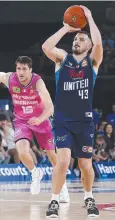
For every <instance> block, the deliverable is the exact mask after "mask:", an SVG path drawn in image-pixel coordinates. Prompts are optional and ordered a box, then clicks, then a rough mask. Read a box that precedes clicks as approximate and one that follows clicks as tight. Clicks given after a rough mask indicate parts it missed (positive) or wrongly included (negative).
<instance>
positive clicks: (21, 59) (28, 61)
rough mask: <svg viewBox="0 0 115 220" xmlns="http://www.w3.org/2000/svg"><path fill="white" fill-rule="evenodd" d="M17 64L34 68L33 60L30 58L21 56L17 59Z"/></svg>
mask: <svg viewBox="0 0 115 220" xmlns="http://www.w3.org/2000/svg"><path fill="white" fill-rule="evenodd" d="M17 63H21V64H27V65H28V67H29V68H32V59H31V58H30V57H27V56H20V57H18V58H17V60H16V62H15V64H16V65H17Z"/></svg>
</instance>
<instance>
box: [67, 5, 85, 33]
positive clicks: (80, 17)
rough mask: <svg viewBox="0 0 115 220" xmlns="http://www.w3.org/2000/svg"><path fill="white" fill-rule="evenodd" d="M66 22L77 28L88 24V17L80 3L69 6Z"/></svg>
mask: <svg viewBox="0 0 115 220" xmlns="http://www.w3.org/2000/svg"><path fill="white" fill-rule="evenodd" d="M64 22H65V23H67V24H69V25H70V26H72V27H75V28H80V29H82V28H84V27H85V26H86V24H87V18H86V17H85V14H84V11H83V9H82V8H80V7H79V6H78V5H73V6H71V7H69V8H68V9H67V10H66V11H65V13H64Z"/></svg>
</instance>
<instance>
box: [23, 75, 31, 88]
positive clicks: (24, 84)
mask: <svg viewBox="0 0 115 220" xmlns="http://www.w3.org/2000/svg"><path fill="white" fill-rule="evenodd" d="M31 79H32V74H31V75H30V76H29V77H28V78H27V79H26V80H25V81H23V82H20V83H21V84H22V85H23V86H27V85H28V84H29V83H30V81H31Z"/></svg>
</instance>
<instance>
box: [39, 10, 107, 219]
mask: <svg viewBox="0 0 115 220" xmlns="http://www.w3.org/2000/svg"><path fill="white" fill-rule="evenodd" d="M81 7H82V9H83V10H84V13H85V16H86V17H87V20H88V23H89V28H90V35H91V38H90V37H89V34H88V33H86V32H82V31H80V32H78V33H77V34H76V36H75V37H74V40H73V45H72V52H73V53H72V55H71V54H67V52H65V51H64V50H62V49H58V48H57V47H56V45H57V43H58V42H59V41H60V39H61V38H62V37H63V36H64V35H65V34H67V33H68V32H75V31H78V29H75V28H73V27H70V26H69V25H67V24H64V26H63V27H62V28H61V29H60V30H58V31H57V32H56V33H55V34H54V35H52V36H51V37H50V38H48V40H46V41H45V43H44V44H43V45H42V49H43V51H44V53H45V54H46V55H47V57H49V58H50V59H51V60H53V61H54V62H55V64H56V67H55V76H56V99H55V110H54V124H55V137H56V146H57V148H58V150H57V164H56V167H55V169H54V172H53V191H52V193H53V194H52V198H51V203H50V204H49V206H48V210H47V213H46V216H47V217H57V216H58V209H59V194H60V191H61V189H62V186H63V184H64V182H65V178H66V171H67V168H68V166H69V164H70V158H71V155H72V157H74V158H78V163H79V168H80V170H81V180H82V183H83V187H84V191H85V195H84V201H85V205H86V207H87V213H88V216H91V217H94V216H98V215H99V211H98V209H97V207H96V205H95V200H94V198H93V195H92V186H93V182H94V171H93V167H92V150H93V136H94V125H93V118H92V98H93V87H94V83H95V79H96V75H97V73H98V68H99V66H100V64H101V62H102V57H103V49H102V39H101V35H100V32H99V30H98V28H97V26H96V24H95V22H94V20H93V18H92V14H91V12H90V10H89V9H88V8H86V7H84V6H81ZM90 51H91V52H90ZM89 52H90V53H89Z"/></svg>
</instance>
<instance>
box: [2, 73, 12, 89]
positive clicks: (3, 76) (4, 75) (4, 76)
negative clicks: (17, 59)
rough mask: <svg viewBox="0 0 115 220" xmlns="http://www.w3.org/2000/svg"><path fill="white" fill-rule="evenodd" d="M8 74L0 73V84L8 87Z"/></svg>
mask: <svg viewBox="0 0 115 220" xmlns="http://www.w3.org/2000/svg"><path fill="white" fill-rule="evenodd" d="M10 74H11V72H9V73H4V72H0V83H4V84H5V85H6V86H7V87H8V81H9V77H10Z"/></svg>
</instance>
